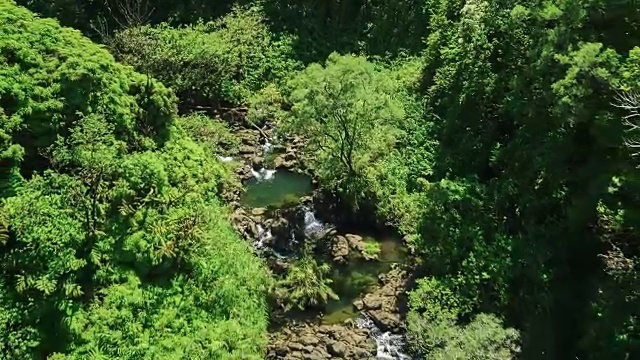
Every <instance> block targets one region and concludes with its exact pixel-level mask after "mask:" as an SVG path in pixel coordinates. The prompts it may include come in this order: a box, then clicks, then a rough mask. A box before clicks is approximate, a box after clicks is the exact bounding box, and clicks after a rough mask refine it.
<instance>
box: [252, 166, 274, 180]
mask: <svg viewBox="0 0 640 360" xmlns="http://www.w3.org/2000/svg"><path fill="white" fill-rule="evenodd" d="M251 174H252V175H253V177H255V178H256V179H258V180H259V181H262V180H271V179H273V177H274V176H275V175H276V171H275V170H267V169H265V168H262V169H260V170H259V171H255V170H254V169H253V168H252V169H251Z"/></svg>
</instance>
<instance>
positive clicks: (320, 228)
mask: <svg viewBox="0 0 640 360" xmlns="http://www.w3.org/2000/svg"><path fill="white" fill-rule="evenodd" d="M324 230H325V225H324V224H323V223H321V222H320V221H318V220H317V219H316V214H315V213H314V211H313V208H311V207H306V208H305V209H304V234H305V235H306V236H308V237H318V236H320V235H321V234H322V233H323V232H324Z"/></svg>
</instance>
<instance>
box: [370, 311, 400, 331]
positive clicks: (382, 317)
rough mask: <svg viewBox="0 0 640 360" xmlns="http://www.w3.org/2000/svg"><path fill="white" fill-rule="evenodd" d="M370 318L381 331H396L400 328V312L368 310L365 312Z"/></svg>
mask: <svg viewBox="0 0 640 360" xmlns="http://www.w3.org/2000/svg"><path fill="white" fill-rule="evenodd" d="M367 313H368V314H369V316H370V317H371V320H373V322H374V323H375V324H376V326H377V327H378V328H380V330H382V331H383V332H385V331H391V332H397V331H398V330H399V329H400V314H398V313H392V312H389V311H385V310H370V311H368V312H367Z"/></svg>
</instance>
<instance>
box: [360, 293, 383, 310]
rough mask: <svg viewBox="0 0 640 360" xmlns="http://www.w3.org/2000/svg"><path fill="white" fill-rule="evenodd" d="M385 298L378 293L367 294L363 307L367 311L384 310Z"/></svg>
mask: <svg viewBox="0 0 640 360" xmlns="http://www.w3.org/2000/svg"><path fill="white" fill-rule="evenodd" d="M383 302H384V298H381V297H380V295H378V294H377V293H372V294H367V295H366V296H365V297H364V299H362V307H363V308H364V309H365V310H379V309H382V304H383Z"/></svg>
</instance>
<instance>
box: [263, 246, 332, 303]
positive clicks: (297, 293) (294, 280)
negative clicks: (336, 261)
mask: <svg viewBox="0 0 640 360" xmlns="http://www.w3.org/2000/svg"><path fill="white" fill-rule="evenodd" d="M330 272H331V266H330V265H329V264H326V263H321V264H319V263H318V262H317V261H316V260H315V259H314V258H313V257H311V256H310V255H304V256H303V257H302V258H301V259H299V260H297V261H295V262H293V263H292V264H291V266H290V268H289V269H288V270H287V273H286V275H285V276H284V278H283V279H281V280H278V282H277V283H276V288H275V296H276V299H277V301H278V303H279V304H280V305H281V306H282V307H283V308H284V309H285V310H287V311H288V310H291V309H292V308H294V307H297V308H299V309H301V310H302V309H305V308H307V307H314V306H318V305H323V304H325V303H326V302H327V301H328V300H329V299H334V300H337V299H338V295H336V293H335V292H334V291H333V290H332V289H331V287H330V285H331V283H332V282H333V280H331V279H330V278H329V276H328V275H329V273H330Z"/></svg>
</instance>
